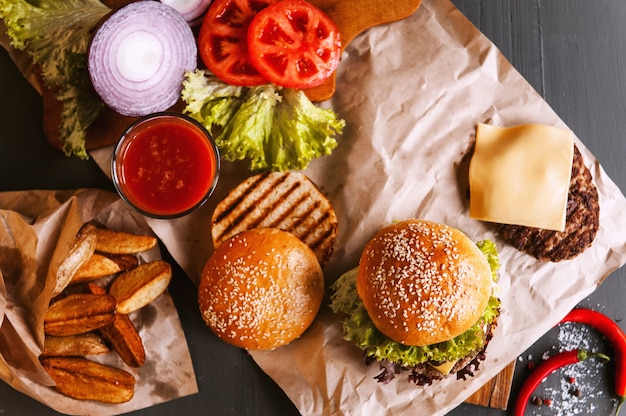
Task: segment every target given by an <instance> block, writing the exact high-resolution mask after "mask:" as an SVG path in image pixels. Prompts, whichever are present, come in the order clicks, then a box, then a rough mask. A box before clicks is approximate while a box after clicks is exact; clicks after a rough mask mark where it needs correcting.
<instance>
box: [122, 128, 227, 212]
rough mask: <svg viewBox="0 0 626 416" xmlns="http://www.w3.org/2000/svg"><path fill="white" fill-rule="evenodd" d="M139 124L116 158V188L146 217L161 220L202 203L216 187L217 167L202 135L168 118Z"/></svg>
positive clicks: (214, 154)
mask: <svg viewBox="0 0 626 416" xmlns="http://www.w3.org/2000/svg"><path fill="white" fill-rule="evenodd" d="M138 126H139V127H138V128H139V129H138V130H137V131H131V132H129V133H130V135H129V137H128V142H127V144H125V145H123V146H122V148H121V150H122V152H121V153H120V154H117V155H116V159H117V161H116V163H117V165H118V166H117V167H116V170H117V174H118V178H117V179H118V184H117V185H118V187H119V190H120V191H121V192H122V193H123V194H124V196H125V197H126V199H127V200H128V202H130V203H131V204H132V205H134V206H135V207H136V208H138V209H139V210H142V211H144V212H145V213H146V214H147V215H152V216H162V217H167V216H176V215H180V214H183V213H186V212H188V211H190V210H191V209H193V208H194V207H196V206H197V205H199V204H200V203H202V202H203V201H204V199H205V198H206V197H207V196H208V194H209V193H210V192H211V191H212V189H213V187H214V186H215V183H216V179H217V174H218V166H219V160H218V155H217V152H216V151H215V149H214V147H213V144H212V142H211V141H210V140H209V139H208V138H207V136H206V135H205V134H206V133H205V132H203V130H201V129H200V128H198V127H196V126H195V125H194V124H193V123H191V122H188V121H186V120H184V119H178V118H175V117H167V116H166V117H162V118H160V119H158V120H157V121H148V122H145V124H141V123H140V125H138ZM127 135H128V133H127Z"/></svg>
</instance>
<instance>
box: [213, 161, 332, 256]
mask: <svg viewBox="0 0 626 416" xmlns="http://www.w3.org/2000/svg"><path fill="white" fill-rule="evenodd" d="M257 227H260V228H263V227H268V228H279V229H281V230H283V231H289V232H290V233H292V234H294V235H295V236H296V237H298V238H299V239H300V240H302V241H304V242H305V243H306V244H307V245H308V246H309V247H310V248H311V250H313V252H314V253H315V255H316V256H317V260H318V261H319V262H320V265H322V266H324V265H325V264H326V263H327V262H328V259H329V258H330V256H331V254H332V252H333V248H334V245H335V239H336V238H337V215H336V214H335V211H334V209H333V207H332V206H331V204H330V201H329V200H328V198H326V196H325V195H324V194H323V193H322V192H321V191H320V190H319V188H318V187H317V186H316V185H315V184H314V183H313V182H312V181H311V180H310V179H309V178H308V177H306V176H305V175H304V174H302V173H299V172H293V171H289V172H264V173H259V174H257V175H254V176H251V177H250V178H248V179H246V180H245V181H243V182H241V183H240V184H239V185H237V186H236V187H235V188H233V189H232V190H231V191H230V192H229V193H228V194H227V195H226V196H225V197H224V198H223V199H222V200H221V201H220V202H219V204H218V205H217V207H216V208H215V211H214V212H213V217H212V221H211V234H212V237H213V245H214V246H215V247H218V246H219V245H220V244H222V243H223V242H224V241H226V240H228V239H229V238H230V237H232V236H234V235H235V234H238V233H240V232H242V231H245V230H248V229H250V228H257Z"/></svg>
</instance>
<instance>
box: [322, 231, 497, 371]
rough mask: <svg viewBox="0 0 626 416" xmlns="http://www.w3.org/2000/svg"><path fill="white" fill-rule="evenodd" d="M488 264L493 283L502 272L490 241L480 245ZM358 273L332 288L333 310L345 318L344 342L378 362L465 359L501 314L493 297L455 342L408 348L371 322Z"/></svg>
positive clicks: (350, 273) (479, 346)
mask: <svg viewBox="0 0 626 416" xmlns="http://www.w3.org/2000/svg"><path fill="white" fill-rule="evenodd" d="M477 245H478V247H479V248H480V250H481V252H482V253H483V254H484V255H485V257H486V258H487V260H488V261H489V265H490V267H491V271H492V274H493V277H494V281H495V280H497V271H498V268H499V263H498V253H497V250H496V245H495V243H493V242H492V241H490V240H485V241H481V242H479V243H478V244H477ZM356 275H357V269H352V270H349V271H348V272H346V273H344V274H343V275H342V276H341V277H340V278H339V279H337V281H336V282H335V283H333V285H332V286H331V290H332V291H333V294H332V295H331V304H330V307H331V309H332V310H333V312H335V313H343V314H345V315H346V316H345V318H344V320H343V322H342V324H343V334H344V339H346V340H347V341H351V342H354V343H355V344H356V346H357V347H359V348H360V349H361V350H363V351H364V352H365V354H366V355H367V356H368V357H370V358H372V359H375V360H376V361H383V360H386V361H390V362H392V363H397V364H401V365H402V366H406V367H412V366H415V365H418V364H422V363H425V362H427V361H434V362H447V361H455V360H458V359H460V358H463V357H465V356H467V355H468V354H470V353H471V352H473V351H477V350H480V349H482V347H483V345H484V336H483V326H484V325H487V324H491V323H492V322H493V321H494V319H496V318H497V317H498V315H499V314H500V300H499V299H498V298H497V297H496V296H493V295H492V296H491V297H490V298H489V302H488V305H487V308H486V309H485V311H484V312H483V314H482V316H481V317H480V319H479V320H478V322H476V324H474V325H473V326H472V327H471V328H469V329H468V330H467V331H465V332H464V333H462V334H460V335H458V336H456V337H455V338H453V339H451V340H448V341H445V342H441V343H437V344H432V345H426V346H421V347H417V346H407V345H403V344H400V343H398V342H396V341H394V340H392V339H391V338H389V337H387V336H385V335H383V334H382V333H381V332H380V331H379V330H378V329H376V327H375V326H374V323H373V322H372V321H371V320H370V318H369V316H368V314H367V311H366V310H365V307H364V306H363V302H362V301H361V299H360V298H359V296H358V294H357V290H356Z"/></svg>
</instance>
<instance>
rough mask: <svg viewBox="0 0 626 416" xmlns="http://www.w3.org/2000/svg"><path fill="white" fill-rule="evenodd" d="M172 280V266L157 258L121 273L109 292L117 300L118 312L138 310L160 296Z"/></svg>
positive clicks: (112, 283)
mask: <svg viewBox="0 0 626 416" xmlns="http://www.w3.org/2000/svg"><path fill="white" fill-rule="evenodd" d="M171 280H172V266H170V264H169V263H168V262H166V261H163V260H155V261H152V262H149V263H144V264H141V265H139V266H137V267H135V268H134V269H131V270H128V271H126V272H124V273H121V274H119V275H118V276H117V277H116V278H115V279H113V281H112V282H111V284H110V285H109V290H108V292H109V294H110V295H112V296H113V297H114V298H115V299H116V300H117V309H116V311H117V313H121V314H128V313H131V312H133V311H136V310H138V309H140V308H142V307H144V306H145V305H147V304H148V303H150V302H152V301H153V300H154V299H156V298H157V297H159V296H160V295H161V294H162V293H163V292H165V290H166V289H167V287H168V285H169V284H170V281H171Z"/></svg>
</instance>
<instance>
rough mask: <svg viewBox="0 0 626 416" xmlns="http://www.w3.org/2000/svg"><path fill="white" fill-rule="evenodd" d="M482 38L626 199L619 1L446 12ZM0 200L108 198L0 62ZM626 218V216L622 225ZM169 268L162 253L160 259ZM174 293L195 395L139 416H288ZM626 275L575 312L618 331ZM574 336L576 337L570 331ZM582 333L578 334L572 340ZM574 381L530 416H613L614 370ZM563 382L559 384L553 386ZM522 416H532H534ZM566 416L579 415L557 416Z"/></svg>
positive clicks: (15, 402)
mask: <svg viewBox="0 0 626 416" xmlns="http://www.w3.org/2000/svg"><path fill="white" fill-rule="evenodd" d="M453 2H454V4H455V5H456V6H457V7H458V8H459V9H460V10H461V11H462V12H463V13H464V14H465V15H466V16H467V17H468V18H469V19H470V20H471V21H472V22H473V23H474V24H475V25H476V26H477V27H478V28H479V29H480V30H481V31H482V32H483V33H485V34H486V35H487V36H488V37H489V38H490V39H491V40H492V41H493V42H494V43H495V44H496V45H497V46H498V47H499V48H500V50H501V51H502V52H503V53H504V55H505V56H506V57H507V58H508V59H509V60H510V61H511V63H512V64H513V66H514V67H515V68H517V69H518V70H519V71H520V73H521V74H522V75H524V77H525V78H526V79H527V80H528V81H529V82H530V84H531V85H532V86H533V87H534V88H535V89H536V90H537V91H538V92H539V93H540V94H541V95H542V96H543V97H544V98H545V100H546V101H547V102H548V103H549V104H550V105H551V106H552V107H553V108H554V109H555V111H556V112H557V113H558V114H559V115H560V117H561V118H562V119H563V120H564V121H565V122H566V123H567V124H568V126H569V127H570V128H571V129H572V130H573V131H574V132H575V133H576V135H577V136H578V137H579V138H580V139H581V140H582V141H583V142H584V143H585V145H586V146H587V147H589V149H590V150H591V151H592V152H593V153H594V154H595V155H596V157H597V158H598V159H599V160H600V162H601V163H602V165H603V167H604V169H605V170H606V171H607V173H608V175H609V176H610V177H611V178H612V179H613V180H614V181H615V182H616V183H617V185H618V186H619V187H620V189H622V190H626V166H625V165H624V161H625V160H626V140H625V138H624V137H623V136H624V132H626V70H625V69H624V68H625V67H626V26H625V25H624V23H623V22H624V21H626V5H625V4H624V2H623V0H597V1H594V2H588V1H585V0H550V1H539V0H453ZM0 96H1V99H0V191H8V190H25V189H75V188H80V187H96V188H102V189H107V190H113V187H112V185H111V183H110V181H109V180H108V178H107V177H106V176H105V175H104V174H103V173H102V172H101V170H100V169H99V168H98V166H97V165H96V164H95V163H94V162H93V161H82V160H78V159H76V158H67V157H65V156H64V155H63V154H62V153H61V152H59V151H58V150H56V149H54V148H52V146H50V145H49V144H48V143H47V142H46V141H45V139H44V137H43V128H42V122H41V118H42V104H41V99H40V97H39V96H38V94H37V93H36V92H35V91H34V90H33V89H32V88H31V87H30V85H29V84H28V83H27V82H26V80H25V79H24V78H23V77H22V76H21V74H20V73H19V71H18V70H17V69H16V68H15V67H14V65H13V64H12V62H11V60H10V59H9V57H8V54H7V53H6V52H5V51H4V50H2V51H0ZM625 215H626V213H625ZM166 256H167V253H166ZM170 291H171V293H172V296H173V298H174V301H175V302H176V305H177V307H178V310H179V313H180V317H181V320H182V323H183V327H184V330H185V333H186V336H187V341H188V344H189V348H190V350H191V354H192V357H193V362H194V366H195V370H196V375H197V379H198V384H199V388H200V393H199V394H196V395H194V396H190V397H186V398H182V399H179V400H176V401H174V402H170V403H166V404H163V405H159V406H156V407H153V408H150V409H146V410H144V411H139V412H136V413H134V414H136V415H162V416H165V415H181V414H190V415H191V414H193V415H201V414H202V415H209V414H210V415H292V414H293V415H295V414H298V412H297V410H296V409H295V407H294V406H293V405H292V404H291V402H290V401H289V399H288V398H287V397H286V396H285V395H284V393H283V392H282V391H281V389H280V388H279V387H278V386H276V384H275V383H274V382H273V381H272V380H271V379H270V378H269V377H268V376H266V375H265V374H264V373H263V372H262V371H261V370H260V369H259V368H258V367H256V365H255V364H254V362H253V361H252V360H251V359H250V358H249V357H248V356H247V355H246V353H245V352H243V351H240V350H237V349H234V348H231V347H229V346H227V345H225V344H224V343H222V342H220V341H218V340H217V339H216V338H215V337H214V336H213V335H212V334H211V333H210V331H208V330H207V329H206V327H205V326H204V324H203V323H202V322H201V319H200V315H199V314H198V312H197V308H196V304H195V301H194V302H190V301H189V299H195V296H196V293H195V287H194V286H193V284H192V283H191V281H190V280H189V279H188V278H187V277H186V276H185V275H184V273H182V271H181V270H180V269H175V277H174V279H173V282H172V284H171V288H170ZM625 298H626V270H625V269H624V268H622V269H620V270H618V271H616V272H614V273H613V274H612V275H610V276H609V277H608V278H607V279H606V281H605V282H604V283H603V284H602V285H601V286H600V287H599V288H598V289H597V290H596V292H594V293H593V294H592V295H591V296H590V297H589V298H587V299H585V300H584V301H583V302H582V303H581V304H582V305H584V306H587V307H591V308H594V309H597V310H600V311H602V312H603V313H605V314H607V315H608V316H609V317H611V318H612V319H614V320H617V321H618V322H619V323H620V325H621V326H622V328H625V329H626V322H624V321H623V318H624V316H625V315H626V302H625ZM574 329H576V328H574ZM574 332H576V333H579V332H580V331H574ZM564 335H567V332H565V334H564V333H563V332H562V331H561V332H560V331H558V330H552V331H550V332H549V333H548V334H546V335H545V336H544V337H542V338H541V339H540V340H538V341H537V342H536V343H535V345H533V346H532V347H531V348H530V349H529V350H528V351H527V352H525V353H524V354H523V355H522V356H520V358H519V360H518V362H517V369H516V376H515V379H514V383H513V391H512V397H513V398H514V397H515V395H516V392H517V389H518V388H519V385H520V382H521V381H522V380H523V378H524V376H525V374H527V372H528V371H529V370H528V368H527V367H528V362H529V361H532V362H538V361H539V360H540V359H541V357H542V356H543V355H544V354H546V353H548V354H549V353H553V352H554V351H555V350H556V349H558V348H561V347H562V346H563V343H564V342H574V341H564V339H563V337H564ZM584 335H585V336H584V339H583V340H582V342H589V344H590V345H591V348H594V349H599V350H605V351H608V348H609V347H608V345H607V344H606V343H605V341H604V340H603V339H602V338H601V337H600V336H599V334H597V333H595V332H593V331H588V332H585V333H584ZM590 367H593V370H592V372H591V373H590V374H581V375H579V376H578V379H577V380H576V384H577V385H578V387H580V388H581V391H582V394H583V396H582V397H581V398H580V399H578V398H576V399H575V400H574V399H572V397H571V396H568V395H567V394H564V395H563V396H561V393H560V390H561V384H562V383H561V381H562V380H559V376H557V377H556V378H550V379H549V380H547V382H546V383H547V385H548V387H549V388H550V389H547V390H543V391H542V392H539V393H538V394H541V395H544V396H546V397H550V398H552V399H553V405H552V407H551V408H550V407H546V406H542V407H533V406H531V410H532V414H536V415H554V414H559V413H558V409H559V407H560V408H561V409H565V408H573V409H575V410H577V411H578V413H576V414H611V412H612V411H613V407H612V406H613V405H614V403H615V402H614V400H612V397H613V395H612V388H613V384H612V383H613V382H612V371H613V369H612V367H611V366H610V365H608V366H606V367H603V368H600V369H596V368H595V365H592V366H590ZM560 378H561V379H562V376H561V377H560ZM0 414H3V415H18V414H19V415H24V416H26V415H37V416H42V415H52V414H56V412H54V411H51V410H50V409H48V408H46V407H45V406H43V405H41V404H40V403H38V402H37V401H35V400H33V399H31V398H29V397H27V396H25V395H23V394H21V393H19V392H16V391H15V390H13V389H12V388H11V387H9V386H8V385H6V384H4V383H0ZM413 414H416V415H419V410H416V411H415V413H413ZM504 414H506V412H503V411H500V410H494V409H487V408H483V407H477V406H473V405H461V406H460V407H458V408H457V409H455V410H454V411H452V412H450V415H455V416H456V415H458V416H461V415H464V416H479V415H480V416H486V415H490V416H496V415H504ZM528 414H531V413H530V412H529V413H528ZM561 414H575V413H574V410H571V413H567V412H563V413H561Z"/></svg>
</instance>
